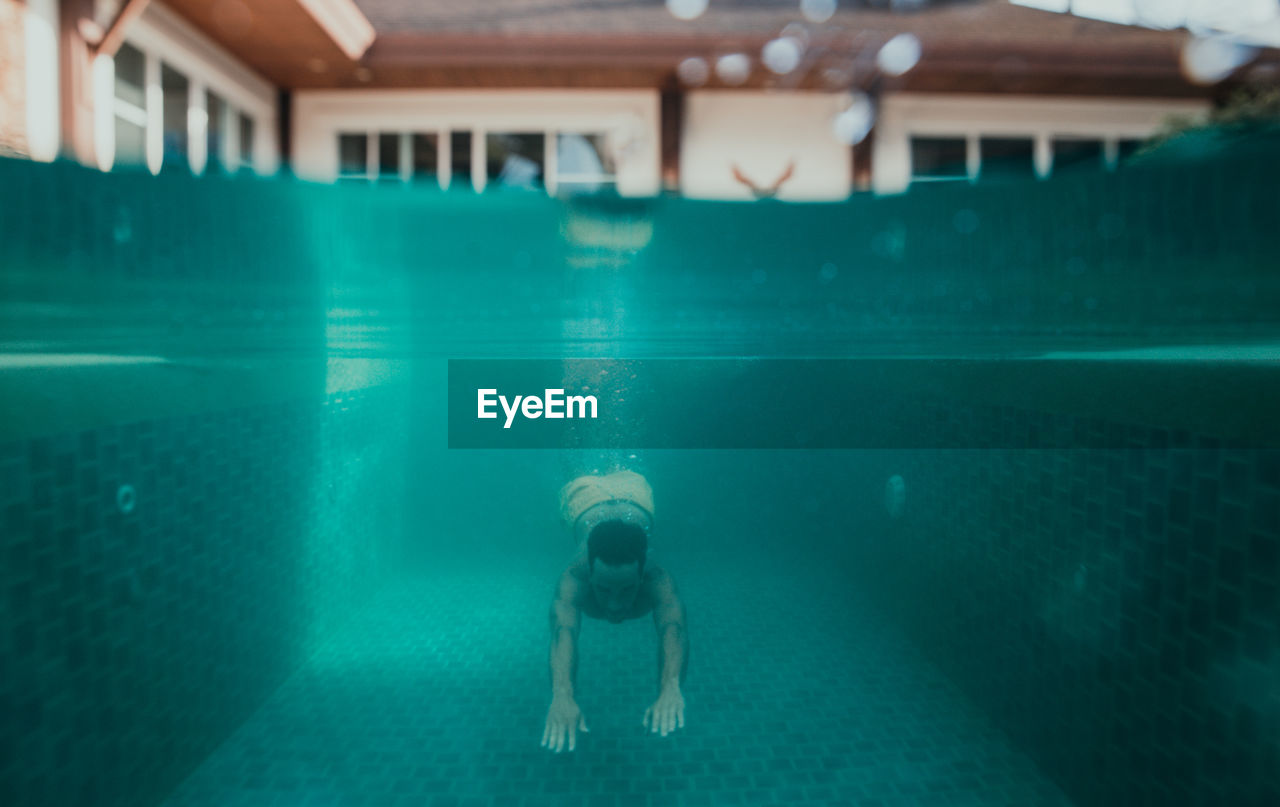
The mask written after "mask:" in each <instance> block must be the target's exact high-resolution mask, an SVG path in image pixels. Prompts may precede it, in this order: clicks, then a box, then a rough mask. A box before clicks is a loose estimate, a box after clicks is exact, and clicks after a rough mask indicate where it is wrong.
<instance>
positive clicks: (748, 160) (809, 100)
mask: <svg viewBox="0 0 1280 807" xmlns="http://www.w3.org/2000/svg"><path fill="white" fill-rule="evenodd" d="M848 99H849V96H848V95H847V94H845V93H814V92H787V93H780V92H779V93H770V92H749V91H742V92H739V91H714V90H707V91H701V92H691V93H689V94H688V95H687V96H686V100H685V109H684V134H683V137H682V142H681V149H680V187H681V191H682V192H683V193H684V195H686V196H689V197H693V198H699V199H752V198H753V196H752V194H751V191H750V190H749V189H748V188H747V187H746V186H745V185H744V184H742V183H741V182H739V181H738V180H736V179H734V177H733V172H732V166H733V165H734V164H736V165H737V166H738V167H739V168H740V169H741V170H742V173H743V174H744V175H746V176H747V178H749V179H750V180H751V181H752V182H753V183H755V184H756V185H758V186H769V185H772V184H773V183H774V182H775V181H776V180H777V179H778V177H779V176H780V175H781V174H782V172H783V171H785V170H786V168H787V165H788V163H790V162H791V161H793V160H794V162H795V172H794V174H793V175H792V176H791V178H790V179H789V180H787V181H786V182H785V183H783V185H782V186H781V188H780V189H779V191H778V195H777V198H778V199H792V200H801V199H804V200H829V199H843V198H845V197H846V196H848V195H849V191H850V187H851V184H852V182H851V176H850V175H851V161H852V159H853V155H852V149H851V147H850V146H849V145H848V144H846V143H842V142H840V141H839V140H838V139H837V138H836V136H835V130H834V120H835V117H836V116H837V115H838V114H839V113H840V111H841V110H842V109H844V108H845V105H846V104H847V103H848Z"/></svg>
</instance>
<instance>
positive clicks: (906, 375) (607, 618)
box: [0, 140, 1280, 807]
mask: <svg viewBox="0 0 1280 807" xmlns="http://www.w3.org/2000/svg"><path fill="white" fill-rule="evenodd" d="M1265 146H1266V148H1273V145H1272V141H1270V140H1267V141H1265ZM1276 168H1277V163H1276V162H1274V161H1270V162H1267V163H1265V164H1259V163H1258V162H1256V161H1254V160H1253V159H1252V158H1251V156H1250V152H1249V151H1248V149H1244V150H1241V149H1236V150H1234V151H1233V152H1232V153H1230V154H1221V153H1219V154H1212V155H1210V156H1207V157H1204V158H1203V159H1201V160H1199V161H1196V162H1185V161H1179V162H1176V163H1174V164H1163V163H1153V164H1150V165H1146V166H1143V165H1138V164H1135V165H1134V166H1133V167H1130V168H1128V169H1126V170H1124V171H1120V172H1115V173H1106V174H1096V175H1087V176H1080V177H1072V178H1070V179H1061V180H1053V181H1047V182H1041V183H1035V184H1031V183H1025V184H1013V185H995V186H974V187H969V186H965V187H955V188H939V189H929V191H928V192H927V193H919V194H916V193H908V194H906V195H904V196H900V197H894V198H887V199H879V198H854V199H851V200H850V201H848V202H844V203H834V204H827V205H809V206H806V205H799V206H796V205H782V204H775V205H763V206H756V207H750V208H743V207H736V206H734V205H731V204H723V203H711V202H696V201H687V200H672V199H649V200H624V199H617V198H614V199H609V198H599V197H589V198H582V199H569V200H563V199H554V198H547V197H543V196H530V195H501V194H491V195H482V196H480V195H456V196H455V195H453V194H450V193H444V192H439V191H424V190H414V189H405V188H391V189H387V188H381V187H349V186H338V187H327V186H310V185H306V184H303V183H298V182H290V181H263V180H256V179H244V178H222V179H219V178H203V179H195V178H192V177H189V176H177V177H175V176H167V175H161V176H159V177H151V176H148V175H140V174H129V173H120V172H117V173H113V174H102V173H98V172H95V171H92V170H89V169H83V168H79V167H76V166H70V165H65V164H54V165H39V164H34V163H27V162H19V161H7V162H3V163H0V174H2V175H3V182H4V185H5V187H6V188H8V189H10V190H11V191H13V192H14V194H15V195H14V196H13V197H11V198H19V197H20V198H24V199H27V200H28V201H27V203H26V204H23V205H21V206H19V207H16V208H13V209H11V210H10V212H9V214H8V215H6V217H5V219H4V223H3V228H4V233H3V237H2V238H0V244H2V245H3V246H2V247H0V251H2V252H3V265H4V274H3V276H2V278H0V282H2V284H3V300H4V302H3V304H2V305H3V314H4V316H3V319H2V320H0V329H2V330H0V342H2V343H3V348H4V354H3V359H2V361H3V365H4V367H3V374H4V379H5V381H4V387H3V389H4V392H3V403H4V418H3V424H4V426H3V428H4V432H5V434H4V435H3V437H4V441H3V444H2V445H0V470H2V471H3V478H4V484H3V485H0V495H2V496H3V514H4V536H5V556H4V557H5V562H4V564H3V566H2V567H0V568H2V569H3V572H2V574H3V583H4V585H3V588H4V591H5V595H6V596H5V599H4V600H3V602H4V606H5V611H4V619H3V624H4V628H5V631H4V634H3V635H4V637H5V643H4V645H3V652H4V657H5V663H4V665H3V668H4V670H5V674H4V676H3V681H4V684H3V687H4V690H3V695H4V701H5V703H6V713H7V714H8V715H9V719H8V720H7V721H6V725H7V729H6V735H7V736H6V738H5V748H6V750H5V754H4V755H3V757H4V759H5V760H6V765H7V768H6V771H7V772H6V774H5V781H6V782H7V785H6V788H8V789H9V791H10V795H11V798H7V799H6V801H7V803H9V804H21V805H28V804H30V805H37V804H39V805H45V804H107V803H111V804H117V803H118V804H157V805H166V807H176V806H177V805H195V804H209V805H251V804H252V805H258V804H299V805H301V804H332V805H347V804H432V805H435V804H454V805H473V804H474V805H489V804H495V805H496V804H521V805H532V804H556V805H559V804H570V803H572V804H619V805H621V804H676V803H680V804H684V803H688V804H738V803H741V804H855V803H856V804H1010V805H1029V804H1081V805H1085V804H1111V803H1117V804H1119V803H1125V804H1136V803H1153V804H1154V803H1162V804H1171V803H1183V800H1184V799H1185V803H1220V804H1228V803H1231V804H1261V803H1265V802H1266V801H1267V800H1268V799H1269V798H1270V797H1271V796H1274V795H1275V794H1276V788H1277V771H1278V770H1280V766H1277V765H1276V763H1277V761H1278V760H1277V756H1276V754H1277V743H1276V737H1277V733H1276V730H1277V729H1278V728H1280V702H1278V701H1277V683H1278V682H1280V666H1277V665H1278V664H1280V655H1277V652H1278V650H1280V644H1278V637H1277V633H1276V631H1277V628H1276V626H1277V624H1278V623H1277V620H1276V616H1277V600H1276V590H1277V583H1278V581H1280V568H1278V566H1277V563H1278V562H1280V523H1278V520H1280V440H1277V436H1278V435H1277V429H1276V427H1275V425H1274V424H1275V418H1274V411H1275V402H1276V400H1280V398H1277V394H1276V393H1277V390H1276V386H1277V381H1278V374H1277V363H1276V359H1277V341H1276V340H1277V336H1278V335H1280V330H1278V324H1280V323H1278V322H1277V318H1276V314H1277V312H1278V311H1280V305H1278V303H1280V276H1278V275H1277V274H1276V272H1275V267H1276V266H1277V265H1278V264H1277V258H1278V257H1280V249H1278V247H1280V244H1278V243H1277V241H1276V239H1275V237H1274V235H1272V234H1271V233H1272V232H1273V231H1272V230H1271V229H1269V223H1270V222H1271V220H1272V219H1273V218H1274V216H1275V213H1276V209H1275V199H1276V197H1275V195H1274V188H1275V187H1276V180H1277V179H1280V176H1277V175H1276ZM69 207H74V208H75V209H76V210H77V211H78V214H77V216H76V217H75V219H74V220H73V221H70V222H69V221H68V219H67V218H66V216H65V212H66V210H67V209H68V208H69ZM69 224H70V226H68V225H69ZM479 360H484V361H479ZM543 382H545V386H546V387H560V388H564V389H567V390H568V391H569V392H572V391H574V390H578V389H583V390H587V391H590V392H594V393H598V396H599V398H600V399H602V403H601V408H602V409H603V410H604V412H605V413H606V414H607V415H608V417H605V418H599V419H596V420H592V421H588V422H587V424H586V425H585V426H583V425H580V424H579V423H577V422H574V421H572V420H565V421H564V423H566V424H568V426H567V427H566V428H565V429H564V430H560V431H555V432H545V433H544V432H535V431H533V428H534V427H533V426H531V425H527V424H534V425H539V424H536V423H535V422H534V421H531V420H527V419H525V418H523V417H522V418H521V420H520V421H519V422H516V421H515V419H514V416H513V417H508V415H507V414H503V415H502V416H501V417H499V418H497V419H496V420H493V421H492V422H489V421H485V420H479V419H475V418H473V417H472V414H473V408H472V407H474V406H475V400H476V390H477V389H478V384H486V383H492V384H494V385H495V388H499V389H500V391H502V392H507V391H510V392H514V393H520V394H522V395H529V394H531V393H534V392H538V393H541V392H542V390H541V389H539V387H538V386H537V385H540V384H543ZM504 384H505V386H504ZM520 384H524V385H525V386H523V387H522V386H519V385H520ZM491 403H493V402H491ZM508 403H509V402H508ZM508 403H503V406H508ZM492 411H493V412H495V413H496V412H497V411H499V409H498V407H497V404H494V405H493V408H492ZM525 414H527V408H526V410H525ZM570 417H572V416H570ZM550 422H551V421H545V420H544V421H542V425H545V424H549V423H550ZM477 424H479V425H480V426H483V428H477ZM556 425H557V426H558V424H556ZM504 426H505V428H504ZM512 426H515V428H512ZM522 428H523V431H522ZM468 446H476V447H468ZM504 446H505V447H504ZM602 525H604V526H603V527H602ZM598 527H601V529H597V528H598ZM592 535H595V536H596V538H598V539H599V543H600V545H599V546H596V547H594V548H592V546H591V545H590V544H591V536H592ZM637 539H638V540H640V541H641V544H636V543H635V541H636V540H637ZM588 554H589V559H588ZM601 558H606V560H607V561H608V562H604V561H602V560H601ZM604 571H607V572H608V574H605V573H604ZM651 614H652V617H651V616H650V615H651ZM548 620H550V622H549V621H548ZM549 625H550V631H549ZM655 628H656V631H655ZM46 765H52V766H55V768H56V770H57V771H58V773H57V775H55V776H48V775H42V774H41V771H42V770H43V769H42V767H41V766H46Z"/></svg>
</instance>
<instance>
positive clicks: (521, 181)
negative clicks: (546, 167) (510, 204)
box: [485, 134, 545, 190]
mask: <svg viewBox="0 0 1280 807" xmlns="http://www.w3.org/2000/svg"><path fill="white" fill-rule="evenodd" d="M543 142H544V137H543V135H541V134H490V135H488V136H487V137H486V138H485V170H486V174H485V175H486V176H487V177H488V179H489V182H490V183H491V184H493V185H496V186H497V187H499V188H519V189H523V190H536V189H538V188H541V187H542V182H543V174H542V169H543V157H544V156H545V151H544V150H543Z"/></svg>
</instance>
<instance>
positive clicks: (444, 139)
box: [436, 129, 453, 190]
mask: <svg viewBox="0 0 1280 807" xmlns="http://www.w3.org/2000/svg"><path fill="white" fill-rule="evenodd" d="M436 145H437V146H439V148H437V149H436V159H437V160H438V161H439V163H438V164H437V165H436V178H437V179H438V180H439V182H440V187H441V189H443V190H448V189H449V181H450V180H452V179H453V140H452V138H451V137H450V133H449V130H448V129H441V130H440V131H439V132H438V133H437V134H436Z"/></svg>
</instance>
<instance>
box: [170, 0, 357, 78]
mask: <svg viewBox="0 0 1280 807" xmlns="http://www.w3.org/2000/svg"><path fill="white" fill-rule="evenodd" d="M164 3H165V5H167V6H169V7H170V8H171V9H173V10H174V11H175V12H177V13H178V14H180V15H181V16H183V17H185V18H186V19H187V20H188V21H189V22H191V23H192V24H193V25H195V26H196V27H197V28H199V29H200V30H201V31H203V32H204V33H205V34H206V35H208V36H209V37H210V38H212V39H213V40H214V41H215V42H217V43H218V44H219V45H221V46H222V47H224V48H226V49H227V50H228V51H230V52H231V53H232V54H233V55H234V56H235V57H236V58H238V59H239V60H240V61H242V62H244V63H245V64H246V65H248V66H250V67H252V68H253V69H254V70H256V71H258V73H260V74H261V75H262V76H263V77H265V78H266V79H267V80H268V81H270V82H272V83H273V84H275V85H277V86H280V87H294V86H299V85H300V84H304V83H308V82H312V81H314V80H315V78H317V77H319V78H321V79H322V80H323V79H324V77H326V76H328V80H329V81H332V80H333V78H332V77H333V75H336V74H339V73H341V74H350V73H351V71H352V70H354V69H355V67H356V65H357V64H358V62H359V60H360V58H361V57H363V56H364V55H365V52H366V51H367V50H368V49H369V46H370V45H372V44H373V40H374V37H375V36H376V32H375V31H374V28H373V25H371V24H370V23H369V20H368V19H366V18H365V15H364V13H363V12H362V11H361V10H360V8H359V7H358V6H357V5H356V3H355V0H219V2H212V3H211V2H208V0H164Z"/></svg>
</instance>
